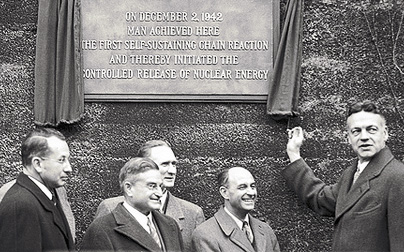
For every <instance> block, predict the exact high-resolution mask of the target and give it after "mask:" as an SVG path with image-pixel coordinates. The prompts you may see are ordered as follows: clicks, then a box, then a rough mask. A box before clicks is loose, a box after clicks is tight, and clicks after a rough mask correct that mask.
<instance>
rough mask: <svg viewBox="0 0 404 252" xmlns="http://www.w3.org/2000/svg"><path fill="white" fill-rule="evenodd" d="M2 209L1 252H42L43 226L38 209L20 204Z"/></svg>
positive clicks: (0, 222) (16, 203)
mask: <svg viewBox="0 0 404 252" xmlns="http://www.w3.org/2000/svg"><path fill="white" fill-rule="evenodd" d="M2 208H3V209H2V210H3V211H2V216H1V220H0V251H10V252H12V251H18V252H42V244H41V242H40V241H41V240H42V238H41V228H40V227H41V224H40V220H39V217H38V214H37V213H36V210H35V209H36V208H35V207H33V206H32V205H30V204H21V203H20V202H14V203H11V204H9V205H7V207H5V206H2Z"/></svg>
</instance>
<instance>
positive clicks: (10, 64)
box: [0, 0, 404, 251]
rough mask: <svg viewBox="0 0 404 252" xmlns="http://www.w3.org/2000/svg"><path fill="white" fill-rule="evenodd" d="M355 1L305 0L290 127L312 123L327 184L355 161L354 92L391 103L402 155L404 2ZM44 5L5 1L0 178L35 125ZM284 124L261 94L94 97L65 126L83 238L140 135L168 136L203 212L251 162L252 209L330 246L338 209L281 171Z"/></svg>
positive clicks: (11, 169) (0, 19)
mask: <svg viewBox="0 0 404 252" xmlns="http://www.w3.org/2000/svg"><path fill="white" fill-rule="evenodd" d="M281 2H282V4H281V8H284V7H285V2H286V1H281ZM354 2H355V3H351V2H350V1H341V0H340V1H335V0H334V1H333V0H327V1H326V0H322V1H320V0H312V1H308V0H306V1H305V9H304V31H303V32H304V33H303V36H304V39H303V46H304V48H303V62H302V88H301V94H300V102H299V108H300V113H301V114H300V116H299V117H298V118H293V119H292V120H291V121H290V122H289V125H291V126H293V125H298V124H299V125H301V126H302V127H303V128H304V129H305V130H306V131H307V141H306V142H305V144H304V147H303V152H302V155H303V156H304V158H305V160H306V161H307V162H308V163H309V164H310V165H312V167H313V169H314V172H315V173H316V174H317V175H318V176H319V177H320V178H321V179H323V180H324V181H325V182H327V183H334V182H336V181H337V179H338V178H339V176H340V175H341V173H342V171H343V170H344V169H345V168H346V167H347V166H348V165H349V163H350V162H351V161H352V160H353V159H354V155H353V153H352V151H351V149H350V147H349V145H348V143H347V141H346V136H345V134H344V125H345V123H344V113H345V106H346V104H347V103H348V102H349V101H352V100H354V99H359V100H363V99H372V100H375V101H377V102H379V103H380V104H382V105H384V106H385V107H386V114H387V120H388V125H389V132H390V139H389V141H388V145H389V146H390V148H391V149H392V151H393V153H394V154H395V155H396V156H397V157H398V158H399V159H400V160H402V159H403V157H404V148H403V142H402V141H400V140H401V139H402V137H403V135H404V132H403V130H402V125H403V122H404V120H403V115H402V114H403V112H402V111H403V106H404V101H403V95H404V88H403V87H402V83H403V72H402V69H403V68H404V57H403V55H404V53H403V51H404V43H403V42H404V41H403V36H404V35H403V34H400V30H399V27H401V33H402V30H403V27H402V23H400V18H401V15H402V12H403V5H402V2H401V1H393V2H394V3H395V4H396V6H392V5H391V6H390V5H388V4H378V3H376V2H378V1H372V3H367V1H354ZM383 2H386V1H383ZM387 2H388V3H390V2H391V1H387ZM393 2H392V3H393ZM37 7H38V6H37V1H35V0H20V1H17V0H16V1H6V2H2V3H0V134H1V137H0V185H2V184H3V183H5V182H6V181H8V180H11V179H13V178H15V177H16V176H17V174H18V172H19V171H20V170H21V165H20V156H19V149H20V143H21V140H22V138H23V136H24V135H25V134H26V133H27V132H28V131H29V130H31V129H32V128H34V127H35V126H34V124H33V121H34V118H33V89H34V79H33V78H34V57H35V38H36V19H37ZM282 13H284V10H283V9H282ZM400 70H401V72H400ZM287 126H288V122H287V121H275V120H272V119H271V118H270V117H269V116H267V115H266V114H265V105H264V104H248V103H86V104H85V117H84V119H83V120H82V121H81V122H79V123H77V124H74V125H61V126H60V127H58V129H59V130H60V131H61V132H63V133H64V134H65V135H66V136H67V138H68V143H69V145H70V149H71V154H72V161H71V163H72V166H73V169H74V174H73V176H72V178H71V179H70V181H69V184H68V186H67V189H68V194H69V196H70V199H71V204H72V209H73V212H74V214H75V216H76V220H77V221H76V223H77V234H76V235H77V237H78V244H79V243H80V241H81V239H82V237H83V234H84V232H85V230H86V228H87V227H88V225H89V224H90V223H91V221H92V220H93V216H94V213H95V210H96V207H97V206H98V204H99V203H100V201H101V200H102V199H104V198H107V197H111V196H116V195H119V194H120V191H119V187H118V177H117V174H118V171H119V169H120V168H121V167H122V165H123V164H124V163H125V161H127V160H128V159H129V158H130V157H132V156H133V155H134V153H135V152H136V150H137V148H138V147H139V146H140V144H142V143H143V142H145V141H147V140H150V139H165V140H168V141H170V142H171V143H172V145H173V146H174V151H175V153H176V155H177V156H178V159H179V165H178V172H179V174H178V180H177V183H176V188H175V190H174V191H173V193H174V194H175V195H177V196H180V197H182V198H184V199H187V200H189V201H191V202H194V203H196V204H198V205H200V206H201V207H202V208H203V209H204V211H205V214H206V217H208V218H209V217H211V216H212V215H213V214H214V212H215V211H216V210H217V208H218V207H219V206H220V204H221V203H222V200H221V198H220V196H219V194H218V192H217V188H216V186H215V178H216V173H217V171H218V170H220V169H221V168H224V167H231V166H236V165H237V166H244V167H246V168H248V169H249V170H251V171H252V173H253V174H254V175H255V177H256V180H257V183H258V190H259V201H258V204H257V209H256V211H255V212H254V215H255V216H257V217H258V218H260V219H262V220H264V221H266V222H267V223H268V224H270V225H271V226H272V228H273V229H274V231H275V233H276V234H277V236H278V240H279V242H280V246H281V249H282V251H327V250H329V249H330V245H331V242H332V230H333V224H332V218H324V217H320V216H318V215H316V214H315V213H313V212H312V211H311V210H309V209H307V208H306V206H305V205H304V204H303V203H301V202H300V201H298V199H297V198H296V196H295V195H294V193H293V192H291V191H290V190H289V189H288V188H287V187H286V185H285V181H284V180H283V179H282V177H281V176H280V173H279V171H280V170H281V169H282V168H283V167H284V166H285V165H286V164H287V163H288V160H287V157H286V153H285V146H286V142H287V135H286V128H287Z"/></svg>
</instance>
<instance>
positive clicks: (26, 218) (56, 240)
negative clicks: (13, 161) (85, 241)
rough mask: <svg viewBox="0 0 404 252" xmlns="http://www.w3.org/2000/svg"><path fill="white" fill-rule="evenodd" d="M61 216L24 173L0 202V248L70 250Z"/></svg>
mask: <svg viewBox="0 0 404 252" xmlns="http://www.w3.org/2000/svg"><path fill="white" fill-rule="evenodd" d="M73 250H74V243H73V238H72V235H71V233H70V229H69V227H68V223H67V220H66V217H65V215H64V214H63V212H62V211H61V210H58V209H57V207H55V205H54V204H53V202H52V201H51V200H50V199H49V198H48V197H47V196H46V195H45V194H44V193H43V192H42V191H41V189H40V188H39V187H38V186H37V185H36V184H35V183H34V182H33V181H32V180H31V179H30V178H29V177H28V176H27V175H25V174H24V173H20V175H19V176H18V178H17V182H16V183H15V184H14V185H13V186H12V187H11V188H10V189H9V190H8V191H7V193H6V194H5V196H4V198H3V200H2V201H1V203H0V251H7V252H14V251H15V252H17V251H18V252H24V251H26V252H43V251H73Z"/></svg>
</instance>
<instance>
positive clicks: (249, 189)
mask: <svg viewBox="0 0 404 252" xmlns="http://www.w3.org/2000/svg"><path fill="white" fill-rule="evenodd" d="M222 188H223V190H222V191H221V192H222V196H223V197H224V198H225V199H228V200H229V204H226V208H228V210H229V211H230V212H231V213H233V214H234V215H236V216H238V217H239V218H244V217H245V215H246V214H247V213H248V212H250V211H251V210H253V209H254V207H255V201H256V199H257V188H256V186H255V180H254V178H253V176H252V175H251V173H250V172H249V171H248V170H246V169H244V168H241V167H240V168H239V167H237V168H231V169H230V170H229V181H228V186H227V188H226V187H222Z"/></svg>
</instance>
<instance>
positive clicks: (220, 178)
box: [217, 168, 230, 187]
mask: <svg viewBox="0 0 404 252" xmlns="http://www.w3.org/2000/svg"><path fill="white" fill-rule="evenodd" d="M229 170H230V169H229V168H226V169H224V170H222V171H221V172H219V174H218V175H217V184H218V185H219V187H221V186H224V187H227V186H228V183H229Z"/></svg>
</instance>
